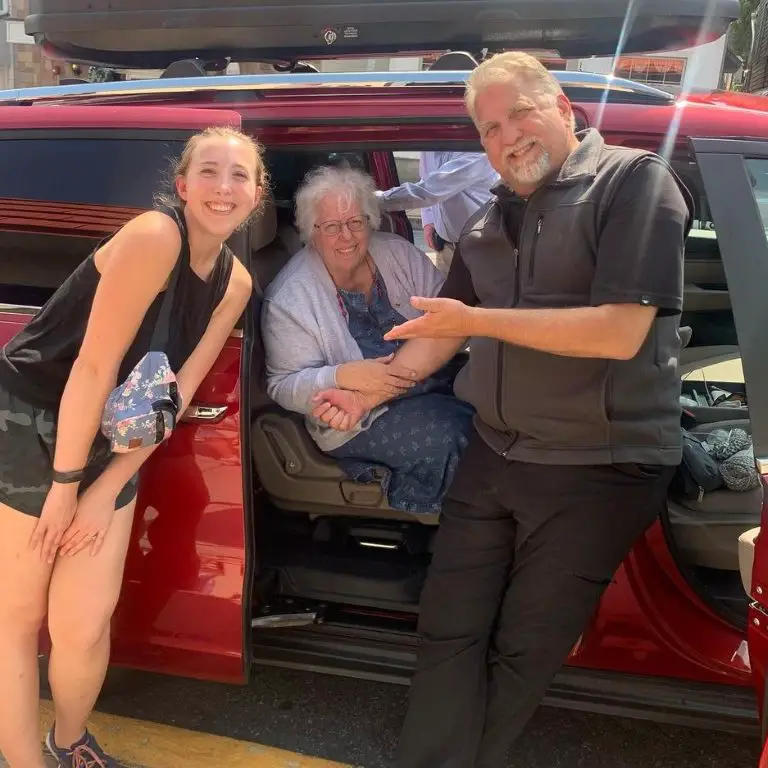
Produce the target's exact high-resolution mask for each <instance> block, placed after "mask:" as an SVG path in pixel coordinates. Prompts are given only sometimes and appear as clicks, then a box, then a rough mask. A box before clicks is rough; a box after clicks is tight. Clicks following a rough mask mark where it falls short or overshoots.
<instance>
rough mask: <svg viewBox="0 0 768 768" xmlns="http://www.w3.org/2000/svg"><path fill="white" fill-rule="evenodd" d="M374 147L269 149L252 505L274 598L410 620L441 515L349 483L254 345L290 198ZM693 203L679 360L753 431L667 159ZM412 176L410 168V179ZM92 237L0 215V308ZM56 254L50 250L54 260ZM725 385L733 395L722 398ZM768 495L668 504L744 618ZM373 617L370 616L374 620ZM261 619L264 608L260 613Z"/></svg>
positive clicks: (725, 301)
mask: <svg viewBox="0 0 768 768" xmlns="http://www.w3.org/2000/svg"><path fill="white" fill-rule="evenodd" d="M432 148H433V147H431V146H408V147H407V148H406V149H407V151H403V149H402V147H399V148H398V151H396V152H395V153H394V155H395V157H394V160H395V167H396V168H397V169H398V171H399V173H400V176H401V180H405V179H403V176H404V175H407V174H409V173H417V171H415V170H414V164H413V163H410V162H409V157H412V156H413V155H414V154H415V153H417V152H418V151H420V150H422V149H432ZM391 151H392V150H391V149H388V150H384V149H382V148H381V147H380V146H377V147H376V149H375V152H374V151H373V150H371V149H367V148H365V147H361V148H356V149H355V150H354V151H352V150H351V149H350V147H349V145H345V146H343V149H340V150H339V151H333V150H330V149H328V148H325V147H324V148H323V149H322V151H317V150H308V149H301V150H296V149H279V148H275V149H272V150H268V152H267V162H268V166H269V173H270V176H271V194H270V195H269V199H268V201H267V204H266V207H265V210H264V212H263V215H262V216H261V217H259V219H258V220H257V221H256V222H255V223H254V224H253V225H252V227H251V231H250V233H249V238H248V239H249V248H248V250H250V253H249V254H245V256H246V261H249V263H250V269H251V272H252V274H253V276H254V281H255V283H256V296H255V299H254V307H253V312H254V317H255V318H256V320H255V325H256V327H255V331H256V334H257V341H256V343H255V344H254V354H253V360H252V375H251V379H250V381H249V382H247V387H248V395H249V397H250V408H251V430H250V435H251V453H252V462H253V467H254V470H255V471H254V484H255V487H254V489H253V492H254V494H256V495H258V496H259V497H267V498H268V503H259V504H255V505H254V508H255V509H256V510H258V511H257V514H258V515H259V519H258V520H256V530H258V531H259V535H258V562H259V564H260V568H261V572H260V576H259V580H258V589H260V590H262V591H263V593H265V594H268V595H270V596H272V598H274V599H285V600H289V601H290V600H298V601H301V600H305V601H311V602H316V603H319V604H323V605H326V606H328V607H329V608H330V609H333V608H334V607H337V608H342V609H343V610H345V611H346V612H351V613H356V614H357V615H358V616H360V617H363V618H365V617H367V619H369V620H374V618H372V617H378V618H381V619H382V620H384V618H386V621H388V622H389V621H392V620H396V621H397V622H399V624H400V625H402V626H403V628H411V627H413V625H415V620H416V615H417V612H418V600H419V595H420V591H421V588H422V585H423V582H424V578H425V574H426V570H427V567H428V565H429V561H430V552H431V547H432V542H433V538H434V534H435V531H436V529H437V526H438V524H439V520H438V516H429V515H417V514H409V513H406V512H402V511H399V510H396V509H393V508H391V507H390V506H389V505H388V504H387V500H386V498H385V495H384V494H383V492H382V488H381V486H380V485H379V484H378V483H368V484H363V483H357V482H353V481H352V480H350V479H349V478H347V477H346V476H345V475H344V474H343V472H342V471H341V470H340V468H339V467H338V465H337V464H336V462H335V461H333V460H332V459H331V458H329V457H327V456H325V455H324V454H323V453H321V452H320V451H319V450H318V448H317V447H316V446H315V444H314V443H313V441H312V440H311V439H310V437H309V435H308V433H307V432H306V430H305V429H304V425H303V422H302V419H301V418H300V417H299V416H298V415H297V414H292V413H287V412H285V411H284V410H282V409H281V408H279V407H278V406H277V405H276V404H274V403H273V402H271V401H270V400H269V398H268V397H267V395H266V392H265V387H264V376H263V374H264V360H263V352H262V351H261V345H260V344H259V343H258V333H259V328H258V315H259V313H258V309H259V303H260V296H261V295H262V293H263V291H264V290H265V289H266V288H267V286H268V285H269V282H270V281H271V280H272V279H273V278H274V276H275V275H276V274H277V272H278V271H279V270H280V268H281V267H282V266H284V265H285V264H286V263H287V261H288V260H289V259H290V258H291V256H292V255H293V254H295V253H296V252H297V251H298V250H299V249H300V247H301V242H300V240H299V236H298V232H297V230H296V229H295V227H294V224H293V219H294V211H293V198H294V194H295V191H296V188H297V186H298V185H299V183H300V182H301V180H302V179H303V177H304V175H305V174H306V173H307V171H309V170H310V169H311V168H313V167H315V166H318V165H322V164H327V163H341V162H344V163H350V164H352V165H356V166H358V167H361V168H364V169H367V170H369V171H371V172H374V168H375V166H376V165H377V163H375V162H373V157H374V155H376V154H379V155H380V154H381V153H384V152H391ZM673 160H674V163H675V165H676V167H677V169H678V171H679V172H680V173H681V175H682V176H683V177H684V179H685V180H686V182H687V184H688V185H689V187H690V188H691V190H692V192H693V193H694V196H695V197H696V201H697V213H696V216H697V220H696V223H695V225H694V229H693V230H692V232H691V235H690V237H689V238H688V241H687V244H686V253H685V300H684V312H683V315H682V317H681V328H682V330H681V335H682V337H683V341H684V344H685V348H684V349H683V351H682V355H681V360H680V370H681V376H682V379H683V381H682V388H683V393H684V395H685V396H687V398H688V400H687V401H686V402H689V403H690V401H695V404H688V405H686V407H685V408H686V411H687V413H688V414H689V417H690V418H691V419H692V422H690V423H689V426H688V428H689V429H690V430H691V431H694V432H698V433H701V434H704V435H706V434H708V433H709V432H711V431H712V430H714V429H716V428H719V427H724V428H730V427H732V426H741V427H743V428H745V429H746V430H747V431H749V406H748V403H747V402H746V394H745V387H744V383H743V374H741V371H740V360H739V348H738V341H737V338H736V332H735V327H734V321H733V313H732V309H731V305H730V300H729V295H728V287H727V282H726V277H725V273H724V269H723V265H722V262H721V260H720V254H719V250H718V243H717V236H716V231H715V229H714V225H713V223H712V220H711V217H710V216H709V212H708V209H707V201H706V197H705V195H704V193H703V186H702V185H701V182H700V180H699V178H698V173H697V171H696V167H695V163H693V162H692V160H691V158H689V157H688V156H686V155H681V156H680V157H676V158H674V159H673ZM411 178H413V177H411ZM418 222H419V219H418V214H417V215H416V216H413V217H411V218H410V219H407V218H406V216H405V214H395V215H391V216H388V217H386V218H385V219H384V223H383V226H384V227H386V228H388V229H390V230H391V231H396V232H398V233H400V234H402V235H403V236H406V237H409V238H411V239H413V238H414V237H416V242H417V244H422V243H423V240H419V239H418V237H419V234H420V232H419V229H420V225H419V223H418ZM96 242H97V240H96V238H95V237H92V236H83V235H80V234H78V233H76V232H75V233H71V234H67V235H62V234H56V235H54V234H43V233H39V232H34V233H33V232H30V231H13V232H11V231H6V230H5V229H4V228H3V227H2V225H1V223H0V248H2V253H3V284H2V285H0V303H5V304H12V305H25V306H28V307H39V306H41V305H42V304H43V303H44V302H45V300H46V299H47V298H48V296H50V295H51V293H52V292H53V291H54V290H55V288H56V287H57V286H58V285H59V284H60V283H61V282H62V281H63V280H64V279H65V278H66V276H67V275H68V274H69V272H70V271H71V270H72V269H73V268H74V266H75V265H76V264H77V263H78V262H79V261H80V260H81V259H83V258H85V257H86V256H87V255H88V253H89V252H90V251H91V250H92V249H93V247H94V245H95V244H96ZM52 253H55V254H56V258H55V259H52V258H50V255H51V254H52ZM723 393H725V394H723ZM761 505H762V491H761V489H759V488H758V489H755V490H753V491H746V492H736V491H731V490H718V491H713V492H711V493H707V494H704V495H703V496H702V497H701V498H698V499H693V500H679V499H670V500H669V504H668V509H667V515H666V518H665V520H664V521H663V523H664V529H665V531H666V534H667V538H668V542H669V545H670V547H671V549H672V552H673V554H674V556H675V557H676V559H677V561H678V563H679V566H680V568H681V570H682V571H683V572H684V574H685V575H686V577H687V578H688V580H689V582H690V583H691V585H692V586H693V587H694V588H695V589H696V590H697V591H698V593H699V594H700V595H701V597H702V599H704V600H706V601H707V602H708V603H709V604H710V605H711V606H712V607H713V608H714V609H715V610H717V611H719V612H720V614H721V615H722V616H723V617H725V618H726V619H727V620H729V621H731V622H732V623H734V624H737V625H744V624H745V622H746V615H747V605H748V597H747V593H746V592H745V589H744V586H743V580H742V575H741V573H740V571H739V555H738V549H739V537H740V536H741V535H742V534H744V533H745V532H746V531H748V530H750V529H753V528H755V527H757V526H759V522H760V511H761ZM378 618H377V619H376V620H378ZM254 625H255V626H259V617H258V616H256V617H254Z"/></svg>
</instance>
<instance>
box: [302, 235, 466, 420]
mask: <svg viewBox="0 0 768 768" xmlns="http://www.w3.org/2000/svg"><path fill="white" fill-rule="evenodd" d="M440 296H444V297H450V300H453V301H456V303H459V300H460V301H461V302H463V303H462V304H461V306H463V307H465V308H467V306H468V305H474V304H476V303H477V301H478V299H477V296H476V295H475V291H474V287H473V285H472V276H471V275H470V273H469V270H468V269H467V267H466V265H465V264H464V259H463V258H462V255H461V245H460V244H459V246H457V248H456V252H455V253H454V256H453V261H452V262H451V268H450V270H449V271H448V276H447V277H446V279H445V282H444V283H443V286H442V288H441V289H440ZM416 301H418V300H416ZM411 322H417V321H411ZM405 325H407V323H406V324H405ZM400 327H403V326H400ZM465 343H466V338H465V337H460V338H442V339H441V338H414V339H412V340H411V341H409V342H408V343H406V344H403V346H402V347H401V348H400V349H399V350H398V351H397V354H396V355H395V361H397V363H399V364H400V365H401V366H402V367H403V368H409V369H410V370H411V371H413V373H414V378H415V379H416V380H417V381H423V380H424V379H426V378H427V377H428V376H430V375H432V374H433V373H434V372H435V371H438V370H439V369H440V368H442V367H443V366H444V365H445V364H446V363H447V362H448V361H449V360H450V359H451V358H452V357H453V356H454V355H455V354H456V353H457V352H458V351H459V350H460V349H462V347H464V345H465ZM389 399H391V398H388V397H385V396H384V395H378V396H373V395H364V394H362V393H360V392H350V391H349V390H347V391H342V390H339V389H330V390H325V391H324V392H320V393H319V394H318V395H317V396H316V397H315V398H314V400H313V402H314V406H315V407H314V409H313V411H312V415H313V417H314V418H316V419H318V420H319V421H322V422H324V423H326V424H329V425H330V426H334V427H335V428H337V429H338V428H339V426H338V425H339V424H345V426H344V427H343V428H344V429H349V428H350V426H352V425H354V424H355V423H357V422H358V421H359V420H360V419H361V418H362V417H363V416H364V415H365V414H366V413H370V412H371V411H372V410H374V409H375V408H377V407H378V406H380V405H383V404H384V403H385V402H386V401H387V400H389ZM345 418H347V421H346V422H345V421H344V419H345Z"/></svg>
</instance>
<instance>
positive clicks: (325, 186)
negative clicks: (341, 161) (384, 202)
mask: <svg viewBox="0 0 768 768" xmlns="http://www.w3.org/2000/svg"><path fill="white" fill-rule="evenodd" d="M328 195H333V196H334V197H338V198H340V199H341V200H344V201H345V202H347V204H348V205H349V207H350V208H351V207H352V205H353V203H357V204H358V205H359V206H360V210H361V211H362V212H363V213H364V214H365V215H366V216H367V217H368V223H369V224H370V226H371V228H372V229H378V228H379V225H380V224H381V209H380V208H379V202H378V200H377V198H376V184H375V182H374V180H373V179H372V178H371V176H370V175H368V174H367V173H365V172H364V171H360V170H358V169H357V168H344V167H334V166H323V167H322V168H316V169H315V170H313V171H310V172H309V173H308V174H307V175H306V177H305V178H304V181H303V182H302V183H301V186H300V187H299V189H298V191H297V192H296V227H297V228H298V230H299V235H300V237H301V240H302V242H303V243H309V242H310V241H311V239H312V235H313V233H314V229H315V224H317V206H318V203H319V202H320V201H321V200H322V199H323V198H324V197H327V196H328Z"/></svg>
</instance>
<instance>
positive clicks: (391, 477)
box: [328, 271, 474, 513]
mask: <svg viewBox="0 0 768 768" xmlns="http://www.w3.org/2000/svg"><path fill="white" fill-rule="evenodd" d="M338 293H339V303H340V308H341V310H342V311H343V313H344V314H345V316H346V318H347V321H348V324H349V331H350V333H351V334H352V337H353V338H354V339H355V341H356V342H357V344H358V346H359V347H360V352H361V353H362V355H363V357H364V358H365V359H366V360H369V359H371V358H376V357H384V356H386V355H389V354H391V353H393V352H396V351H397V349H398V348H399V347H400V345H401V344H402V343H403V342H399V341H386V340H385V339H384V334H386V333H387V332H388V331H389V330H390V329H391V328H392V327H393V326H395V325H399V324H400V323H403V322H405V318H404V317H403V316H402V315H401V314H400V313H399V312H397V311H396V310H395V309H393V307H392V305H391V303H390V301H389V296H388V295H387V289H386V286H385V285H384V281H383V279H382V278H381V275H380V274H379V273H378V271H377V272H376V274H375V275H374V283H373V290H372V292H371V300H370V303H369V302H368V301H366V296H365V294H364V293H357V292H350V291H343V290H341V289H340V290H339V292H338ZM456 373H458V367H457V366H456V364H455V363H453V362H451V363H449V364H448V365H446V366H445V367H444V368H442V369H441V370H440V371H438V372H436V373H435V374H434V375H433V376H431V377H430V378H428V379H427V380H425V381H423V382H421V383H419V384H418V385H416V386H415V387H413V388H412V389H410V390H409V391H408V392H407V393H406V394H405V395H402V396H401V397H398V398H396V399H394V400H390V401H389V402H388V403H387V406H388V410H387V412H386V413H384V414H383V415H381V416H379V418H378V419H376V420H375V421H374V422H373V424H372V425H371V427H370V428H369V429H367V430H366V431H365V432H362V433H360V434H359V435H357V436H356V437H354V438H353V439H352V440H350V441H349V442H347V443H345V444H344V445H342V446H341V447H340V448H336V449H335V450H333V451H329V452H328V455H329V456H332V457H334V458H335V459H337V460H338V462H339V464H340V466H341V468H342V469H343V470H344V471H345V472H346V473H347V474H348V475H349V476H350V477H351V478H353V479H354V480H358V481H361V482H374V481H376V480H380V481H381V482H382V483H383V486H384V491H385V493H386V494H387V500H388V501H389V504H390V506H392V507H394V508H396V509H402V510H406V511H409V512H422V513H435V512H439V511H440V505H441V503H442V500H443V497H444V496H445V492H446V491H447V490H448V487H449V485H450V484H451V481H452V480H453V475H454V472H455V471H456V465H457V464H458V461H459V457H460V455H461V452H462V451H463V450H464V448H465V447H466V445H467V440H468V438H469V435H470V433H471V431H472V416H473V414H474V409H473V408H472V406H470V405H469V404H468V403H465V402H464V401H462V400H459V399H457V398H456V397H455V396H454V395H453V379H454V378H455V376H456Z"/></svg>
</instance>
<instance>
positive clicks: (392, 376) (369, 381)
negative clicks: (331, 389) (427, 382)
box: [336, 355, 417, 398]
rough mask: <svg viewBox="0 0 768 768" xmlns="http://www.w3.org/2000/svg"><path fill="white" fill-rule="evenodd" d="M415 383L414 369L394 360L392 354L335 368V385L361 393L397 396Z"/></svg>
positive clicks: (388, 396)
mask: <svg viewBox="0 0 768 768" xmlns="http://www.w3.org/2000/svg"><path fill="white" fill-rule="evenodd" d="M416 383H417V380H416V373H415V371H412V370H410V369H409V368H405V367H403V366H402V365H400V364H399V363H398V362H397V361H396V360H394V355H389V356H388V357H378V358H374V359H372V360H356V361H354V362H351V363H344V365H340V366H339V368H338V369H337V370H336V385H337V386H338V387H339V388H341V389H351V390H355V391H356V392H362V393H363V394H372V395H385V396H386V397H387V398H392V397H397V396H398V395H402V394H403V393H404V392H407V391H408V390H409V389H410V388H411V387H412V386H414V384H416Z"/></svg>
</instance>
